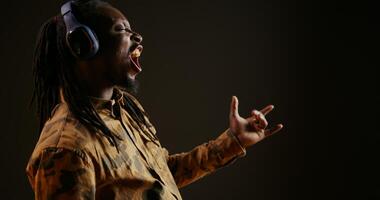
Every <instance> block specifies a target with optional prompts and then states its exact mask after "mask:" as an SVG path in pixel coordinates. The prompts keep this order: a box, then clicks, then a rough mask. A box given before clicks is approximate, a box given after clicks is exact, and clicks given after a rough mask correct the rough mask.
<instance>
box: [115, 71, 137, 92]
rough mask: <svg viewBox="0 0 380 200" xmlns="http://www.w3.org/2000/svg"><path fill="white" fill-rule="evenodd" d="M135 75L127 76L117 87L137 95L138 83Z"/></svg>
mask: <svg viewBox="0 0 380 200" xmlns="http://www.w3.org/2000/svg"><path fill="white" fill-rule="evenodd" d="M136 75H137V74H132V75H131V74H129V73H128V74H127V75H126V76H125V77H124V78H123V80H122V81H120V82H119V83H118V84H117V85H118V86H119V87H122V88H124V89H125V90H127V91H128V92H130V93H132V94H137V91H138V87H139V82H138V81H137V80H136V79H135V78H136Z"/></svg>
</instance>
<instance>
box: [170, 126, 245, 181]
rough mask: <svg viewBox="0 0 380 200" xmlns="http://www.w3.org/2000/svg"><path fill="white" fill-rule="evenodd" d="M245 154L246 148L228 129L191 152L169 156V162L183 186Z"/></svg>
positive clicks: (174, 175)
mask: <svg viewBox="0 0 380 200" xmlns="http://www.w3.org/2000/svg"><path fill="white" fill-rule="evenodd" d="M244 155H245V149H244V148H243V147H242V146H241V145H240V144H239V143H238V141H237V139H236V137H235V136H234V135H232V134H231V133H230V132H229V130H226V131H225V132H224V133H222V134H221V135H220V136H219V137H218V138H217V139H215V140H212V141H210V142H208V143H204V144H201V145H199V146H197V147H195V148H194V149H193V150H191V151H190V152H186V153H179V154H174V155H171V156H168V157H167V163H168V166H169V169H170V171H171V172H172V174H173V177H174V180H175V181H176V184H177V186H178V187H179V188H181V187H184V186H186V185H188V184H190V183H192V182H194V181H196V180H198V179H200V178H202V177H203V176H205V175H207V174H209V173H211V172H213V171H215V170H216V169H218V168H220V167H223V166H226V165H228V164H230V163H232V162H233V161H235V160H236V159H237V158H238V157H242V156H244Z"/></svg>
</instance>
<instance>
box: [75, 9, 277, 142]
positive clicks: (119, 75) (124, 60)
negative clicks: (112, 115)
mask: <svg viewBox="0 0 380 200" xmlns="http://www.w3.org/2000/svg"><path fill="white" fill-rule="evenodd" d="M97 9H98V10H97V11H98V12H99V13H100V14H101V16H102V17H101V18H100V19H96V20H94V22H92V23H93V26H94V27H95V32H96V33H97V36H98V38H99V41H100V46H101V49H100V51H99V53H98V54H97V55H96V56H95V57H94V58H92V59H91V60H85V61H78V63H77V65H78V68H77V73H76V74H77V76H78V79H79V80H81V82H82V83H83V84H84V86H85V87H87V89H88V90H89V91H90V95H91V96H94V97H98V98H102V99H111V97H112V92H113V87H115V86H118V85H120V86H126V84H134V81H135V78H136V75H137V74H139V70H136V69H135V68H134V67H133V65H132V63H131V60H130V58H129V55H130V53H131V52H132V51H133V50H134V49H135V48H136V47H138V46H139V45H140V43H141V42H142V37H141V35H139V34H137V33H135V32H133V31H132V30H131V26H130V24H129V22H128V20H127V19H126V18H125V16H124V15H123V14H122V13H121V12H120V11H119V10H117V9H116V8H113V7H111V6H100V7H98V8H97ZM140 47H141V48H142V46H140ZM273 108H274V106H273V105H268V106H266V107H265V108H263V109H262V110H260V111H257V110H253V111H252V112H251V116H249V117H248V118H242V117H240V115H239V112H238V99H237V97H236V96H233V97H232V101H231V108H230V116H229V118H230V120H229V121H230V126H229V127H230V128H229V129H230V131H231V132H232V133H233V134H234V135H235V136H236V137H237V138H238V140H239V141H240V143H241V145H242V146H243V147H244V148H246V147H249V146H252V145H254V144H256V143H257V142H259V141H261V140H263V139H264V138H266V137H268V136H270V135H272V134H274V133H276V132H278V131H280V130H281V129H282V128H283V125H282V124H277V125H276V126H274V127H272V128H267V127H268V122H267V120H266V118H265V116H266V115H267V114H268V113H269V112H271V111H272V110H273Z"/></svg>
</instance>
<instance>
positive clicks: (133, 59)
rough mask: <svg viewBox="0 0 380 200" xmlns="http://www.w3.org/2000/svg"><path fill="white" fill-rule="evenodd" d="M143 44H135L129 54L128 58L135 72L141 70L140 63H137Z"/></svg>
mask: <svg viewBox="0 0 380 200" xmlns="http://www.w3.org/2000/svg"><path fill="white" fill-rule="evenodd" d="M142 50H143V46H141V45H139V46H137V47H136V48H135V49H134V50H133V51H132V53H131V54H129V58H130V59H131V62H132V67H133V68H134V69H135V70H136V72H141V71H142V69H141V65H140V63H139V57H140V55H141V53H142Z"/></svg>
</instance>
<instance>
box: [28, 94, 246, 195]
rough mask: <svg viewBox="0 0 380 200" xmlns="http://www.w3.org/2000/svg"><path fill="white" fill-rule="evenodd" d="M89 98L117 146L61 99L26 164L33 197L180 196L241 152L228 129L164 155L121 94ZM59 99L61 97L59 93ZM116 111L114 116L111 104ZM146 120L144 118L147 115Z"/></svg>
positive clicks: (242, 153) (242, 151)
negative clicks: (184, 149)
mask: <svg viewBox="0 0 380 200" xmlns="http://www.w3.org/2000/svg"><path fill="white" fill-rule="evenodd" d="M114 94H116V95H114V96H115V98H114V99H112V100H101V99H95V98H93V99H92V103H93V106H94V108H95V109H96V111H97V113H98V114H99V116H100V117H101V119H102V120H103V121H104V122H105V124H106V126H107V127H108V128H109V129H110V130H111V131H112V132H114V133H115V134H117V135H118V136H119V137H120V138H121V142H120V143H119V146H118V149H117V148H115V146H112V145H111V143H110V142H109V141H108V139H107V138H106V137H105V136H103V135H102V134H101V133H99V132H96V131H89V129H87V128H86V127H85V126H84V125H83V124H81V123H80V122H79V121H78V120H77V119H76V118H75V117H74V116H73V114H72V113H71V112H70V110H69V107H68V105H67V103H66V102H65V101H64V100H63V99H62V100H61V103H60V104H58V105H57V106H56V107H55V108H54V110H53V112H52V117H51V118H50V119H49V120H48V121H47V122H46V123H45V125H44V127H43V129H42V131H41V134H40V137H39V140H38V142H37V144H36V147H35V149H34V151H33V153H32V155H31V158H30V160H29V162H28V165H27V167H26V173H27V176H28V179H29V182H30V185H31V187H32V189H33V190H34V193H35V199H38V200H47V199H49V200H50V199H78V200H84V199H86V200H87V199H107V200H113V199H114V200H121V199H123V200H126V199H132V200H138V199H165V200H166V199H168V200H171V199H173V200H174V199H177V200H179V199H182V198H181V195H180V192H179V189H178V188H181V187H184V186H186V185H188V184H190V183H192V182H194V181H196V180H198V179H199V178H201V177H203V176H205V175H207V174H210V173H211V172H213V171H215V170H216V169H218V168H220V167H222V166H225V165H227V164H229V163H232V162H233V161H234V160H236V158H238V157H241V156H244V155H245V153H246V152H245V149H244V148H243V147H242V146H241V145H240V144H239V141H238V140H237V138H236V137H235V136H234V135H232V134H230V133H229V131H228V129H227V130H226V131H224V132H223V133H222V134H221V135H220V136H219V137H218V138H216V139H215V140H212V141H209V142H207V143H204V144H201V145H199V146H197V147H195V148H194V149H192V150H191V151H189V152H184V153H178V154H174V155H169V153H168V151H167V149H165V148H164V147H162V146H161V144H160V142H159V141H153V140H152V139H151V137H147V135H146V134H143V133H144V132H145V133H148V132H149V133H150V134H154V135H155V134H156V130H155V128H154V126H151V127H146V126H143V128H140V127H139V126H137V125H136V123H137V122H136V121H134V120H133V119H132V117H131V115H130V113H128V112H127V111H126V110H125V109H123V108H122V107H121V105H122V104H123V103H124V102H123V101H124V100H123V99H124V98H123V96H124V95H127V97H128V98H130V99H131V100H133V102H135V103H136V104H137V105H138V107H139V108H140V109H142V110H143V108H142V106H141V104H140V103H139V102H138V101H137V99H136V98H135V97H134V96H132V95H131V94H129V93H127V92H124V91H121V90H116V89H115V90H114ZM61 98H62V97H61ZM115 108H117V109H119V110H120V112H119V116H115V114H114V112H113V111H114V109H115ZM146 119H147V120H148V118H146Z"/></svg>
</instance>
